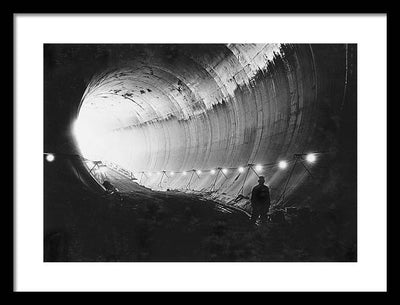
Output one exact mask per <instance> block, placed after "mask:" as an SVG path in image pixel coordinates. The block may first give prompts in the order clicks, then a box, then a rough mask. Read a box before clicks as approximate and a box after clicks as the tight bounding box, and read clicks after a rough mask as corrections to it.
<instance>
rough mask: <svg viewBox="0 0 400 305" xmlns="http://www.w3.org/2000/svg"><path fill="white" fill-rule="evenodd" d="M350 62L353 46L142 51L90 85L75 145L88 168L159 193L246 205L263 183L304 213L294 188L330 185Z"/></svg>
mask: <svg viewBox="0 0 400 305" xmlns="http://www.w3.org/2000/svg"><path fill="white" fill-rule="evenodd" d="M348 57H349V50H348V47H347V46H346V45H334V46H329V45H291V44H226V45H222V44H221V45H135V46H134V51H132V55H131V56H129V55H128V56H125V57H123V58H120V59H118V60H117V61H116V62H115V63H114V64H113V66H111V67H108V68H107V69H104V71H101V72H100V73H97V74H96V75H94V76H93V78H92V79H91V81H90V82H89V84H88V86H87V88H86V90H85V93H84V95H83V97H82V100H81V104H80V106H79V113H78V116H77V118H76V121H75V123H74V135H75V139H76V142H77V144H78V147H79V150H80V152H81V154H82V156H83V157H84V158H86V159H87V160H90V161H87V165H88V168H90V167H91V165H93V164H92V163H91V162H93V161H101V162H102V163H104V164H106V165H108V166H113V167H115V168H118V169H121V170H123V171H125V172H126V173H128V174H130V175H132V176H135V178H136V181H137V182H139V183H140V184H142V185H144V186H146V187H150V188H152V189H156V190H180V191H189V192H200V193H202V194H204V195H208V196H211V197H212V198H214V199H218V200H221V201H225V202H230V203H231V204H237V205H240V204H242V205H243V204H244V203H243V202H242V201H241V199H242V198H244V199H248V196H249V194H250V192H251V189H252V187H253V186H254V185H255V184H257V179H258V176H259V175H263V176H265V178H266V183H267V185H269V187H270V188H271V190H272V192H271V195H272V201H273V203H274V204H275V205H292V204H294V202H295V204H297V205H300V204H301V203H302V202H305V201H307V200H309V199H310V194H311V192H308V193H307V194H308V195H307V196H306V197H304V198H300V197H299V196H295V195H296V190H298V189H299V188H300V187H306V189H307V185H308V191H309V190H310V185H312V186H313V187H314V189H315V185H316V180H317V181H319V183H320V184H321V185H322V181H323V179H332V177H329V175H328V174H327V168H326V167H327V164H329V162H331V161H332V154H333V157H335V154H336V151H337V150H338V149H340V141H339V140H338V139H339V136H340V130H341V123H342V116H343V107H344V100H345V96H346V89H347V86H348V80H349V75H348V69H349V58H348ZM99 169H100V168H99ZM97 173H99V176H98V179H100V180H101V172H100V171H98V172H97ZM335 179H337V177H335ZM317 184H318V183H317ZM314 192H315V190H314ZM302 193H304V191H302ZM291 195H293V196H291ZM290 198H295V199H294V200H295V201H293V200H291V199H290ZM307 204H308V203H307Z"/></svg>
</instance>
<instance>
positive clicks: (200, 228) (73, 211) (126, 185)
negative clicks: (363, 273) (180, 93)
mask: <svg viewBox="0 0 400 305" xmlns="http://www.w3.org/2000/svg"><path fill="white" fill-rule="evenodd" d="M47 176H48V177H49V179H46V188H45V189H46V190H47V191H45V215H46V217H45V221H46V223H45V249H44V261H45V262H52V261H58V262H60V261H64V262H235V261H236V262H238V261H242V262H268V261H270V262H273V261H297V262H298V261H325V262H326V261H355V260H356V253H355V251H356V250H355V249H356V247H355V244H354V241H353V240H346V239H345V238H344V236H346V230H347V229H346V225H345V224H342V223H337V219H339V218H340V217H337V216H340V215H334V214H332V213H325V214H318V215H314V216H313V217H311V218H310V217H308V218H307V217H304V216H302V217H294V218H290V217H287V220H288V221H286V222H284V223H273V222H269V223H266V224H260V225H258V226H252V225H251V224H250V223H249V217H248V215H247V214H245V213H243V212H240V211H237V210H234V209H231V208H229V207H226V206H223V205H220V204H218V203H216V202H213V201H209V200H204V199H202V198H201V197H200V196H197V195H193V194H186V193H181V192H175V191H170V192H157V191H151V190H149V189H146V188H143V187H141V186H139V185H138V184H136V183H134V182H132V181H129V179H127V178H125V177H123V176H122V175H120V174H119V173H116V172H114V171H113V170H109V172H107V177H108V179H110V180H112V182H113V183H114V184H115V186H117V188H119V190H120V191H121V197H122V200H120V199H119V198H117V197H115V196H113V195H93V194H90V193H88V192H85V191H82V190H81V191H80V190H79V188H78V187H77V188H76V189H73V186H69V187H68V189H67V188H65V187H63V186H62V185H57V183H58V182H57V179H50V177H51V174H48V175H47ZM71 188H72V189H71Z"/></svg>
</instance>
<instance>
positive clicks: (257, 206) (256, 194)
mask: <svg viewBox="0 0 400 305" xmlns="http://www.w3.org/2000/svg"><path fill="white" fill-rule="evenodd" d="M264 183H265V178H264V176H259V177H258V185H256V186H255V187H253V190H252V191H251V207H252V214H251V219H250V221H251V223H252V224H255V223H256V221H257V219H258V217H259V216H261V220H262V221H267V217H268V212H269V207H270V205H271V201H270V197H269V187H268V186H266V185H265V184H264Z"/></svg>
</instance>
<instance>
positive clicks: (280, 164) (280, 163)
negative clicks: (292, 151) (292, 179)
mask: <svg viewBox="0 0 400 305" xmlns="http://www.w3.org/2000/svg"><path fill="white" fill-rule="evenodd" d="M278 166H279V168H280V169H285V168H286V167H287V166H288V164H287V162H286V161H280V162H279V164H278Z"/></svg>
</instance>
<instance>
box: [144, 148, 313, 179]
mask: <svg viewBox="0 0 400 305" xmlns="http://www.w3.org/2000/svg"><path fill="white" fill-rule="evenodd" d="M316 160H317V157H316V156H315V154H312V153H310V154H307V155H306V161H307V162H308V163H314V162H315V161H316ZM288 165H289V163H288V162H287V161H285V160H282V161H279V162H278V167H279V168H280V169H286V168H287V167H288ZM254 169H255V170H256V171H258V172H260V171H262V169H263V166H262V165H260V164H257V165H255V166H254ZM244 170H245V168H244V167H243V166H240V167H239V168H238V171H239V173H243V172H244ZM221 171H222V173H224V174H227V173H228V172H229V170H228V169H227V168H222V169H221ZM189 172H190V171H189ZM162 173H163V172H157V173H156V175H160V174H162ZM165 173H167V172H165ZM202 173H203V172H202V171H201V170H196V174H197V175H201V174H202ZM216 173H217V171H216V170H215V169H212V170H210V174H211V175H215V174H216ZM147 174H148V175H149V176H151V175H152V173H151V172H148V173H147ZM187 174H188V172H187V171H184V172H182V175H184V176H186V175H187ZM169 175H170V176H174V175H175V172H169Z"/></svg>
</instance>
